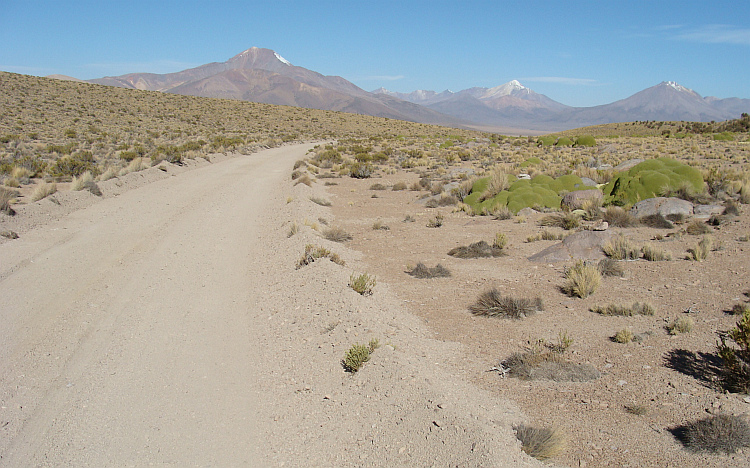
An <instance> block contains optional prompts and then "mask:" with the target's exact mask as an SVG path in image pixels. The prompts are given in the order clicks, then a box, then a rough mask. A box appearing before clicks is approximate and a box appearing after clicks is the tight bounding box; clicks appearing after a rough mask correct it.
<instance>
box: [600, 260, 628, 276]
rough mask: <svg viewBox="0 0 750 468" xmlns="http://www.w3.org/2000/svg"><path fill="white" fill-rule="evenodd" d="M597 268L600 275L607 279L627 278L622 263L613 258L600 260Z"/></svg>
mask: <svg viewBox="0 0 750 468" xmlns="http://www.w3.org/2000/svg"><path fill="white" fill-rule="evenodd" d="M596 268H597V269H598V270H599V273H601V275H602V276H603V277H605V278H606V277H607V276H617V277H620V278H622V277H623V276H625V270H623V268H622V265H620V262H618V261H617V260H613V259H611V258H603V259H601V260H599V263H597V264H596Z"/></svg>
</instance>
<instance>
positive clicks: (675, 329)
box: [667, 317, 693, 335]
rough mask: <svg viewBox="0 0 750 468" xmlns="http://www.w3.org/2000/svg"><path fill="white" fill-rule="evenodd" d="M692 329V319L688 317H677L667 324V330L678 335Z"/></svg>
mask: <svg viewBox="0 0 750 468" xmlns="http://www.w3.org/2000/svg"><path fill="white" fill-rule="evenodd" d="M692 330H693V319H691V318H690V317H678V318H677V319H675V320H674V321H673V322H672V323H671V324H669V325H667V331H668V332H669V334H670V335H679V334H680V333H690V332H691V331H692Z"/></svg>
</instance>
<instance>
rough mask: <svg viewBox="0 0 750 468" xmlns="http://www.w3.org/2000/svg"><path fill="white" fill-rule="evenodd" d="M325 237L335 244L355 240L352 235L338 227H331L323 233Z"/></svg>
mask: <svg viewBox="0 0 750 468" xmlns="http://www.w3.org/2000/svg"><path fill="white" fill-rule="evenodd" d="M323 237H325V238H326V239H328V240H329V241H333V242H346V241H350V240H352V239H353V238H352V236H351V234H349V233H348V232H346V231H345V230H344V229H343V228H340V227H338V226H331V227H329V228H328V229H326V230H325V231H323Z"/></svg>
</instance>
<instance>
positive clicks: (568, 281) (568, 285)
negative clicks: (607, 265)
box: [562, 260, 602, 299]
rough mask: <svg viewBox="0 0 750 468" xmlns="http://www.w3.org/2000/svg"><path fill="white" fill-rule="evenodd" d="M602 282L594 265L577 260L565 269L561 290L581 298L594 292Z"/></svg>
mask: <svg viewBox="0 0 750 468" xmlns="http://www.w3.org/2000/svg"><path fill="white" fill-rule="evenodd" d="M601 282H602V275H601V273H599V269H598V268H597V267H596V266H594V265H589V264H587V263H585V262H583V261H582V260H578V261H577V262H576V264H575V265H573V266H572V267H570V268H568V269H567V270H566V271H565V284H564V285H563V286H562V290H563V292H565V293H566V294H569V295H571V296H578V297H580V298H582V299H585V298H587V297H588V296H590V295H592V294H594V292H595V291H596V289H597V288H598V287H599V285H600V284H601Z"/></svg>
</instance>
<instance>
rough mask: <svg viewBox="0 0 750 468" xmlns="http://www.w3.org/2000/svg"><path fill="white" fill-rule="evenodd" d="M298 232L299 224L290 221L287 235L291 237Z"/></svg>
mask: <svg viewBox="0 0 750 468" xmlns="http://www.w3.org/2000/svg"><path fill="white" fill-rule="evenodd" d="M298 232H299V224H297V223H292V225H291V227H290V228H289V232H288V233H287V235H286V236H287V237H292V236H293V235H295V234H297V233H298Z"/></svg>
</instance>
